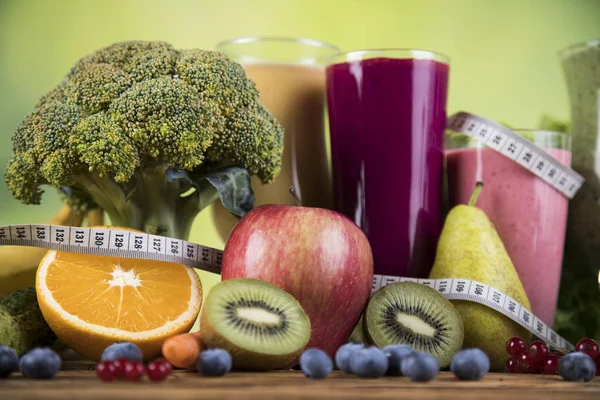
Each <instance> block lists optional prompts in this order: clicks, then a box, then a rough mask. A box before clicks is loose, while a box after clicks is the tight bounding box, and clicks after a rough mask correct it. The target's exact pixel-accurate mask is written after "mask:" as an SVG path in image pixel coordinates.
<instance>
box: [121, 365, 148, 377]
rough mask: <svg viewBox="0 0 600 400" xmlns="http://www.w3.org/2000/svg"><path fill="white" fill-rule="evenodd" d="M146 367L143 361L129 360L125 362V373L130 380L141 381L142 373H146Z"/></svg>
mask: <svg viewBox="0 0 600 400" xmlns="http://www.w3.org/2000/svg"><path fill="white" fill-rule="evenodd" d="M144 369H145V368H144V364H142V363H139V362H135V361H127V362H126V363H125V368H124V370H123V375H124V377H125V379H127V380H128V381H139V380H140V379H142V375H144Z"/></svg>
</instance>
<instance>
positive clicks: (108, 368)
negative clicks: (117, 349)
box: [96, 361, 117, 382]
mask: <svg viewBox="0 0 600 400" xmlns="http://www.w3.org/2000/svg"><path fill="white" fill-rule="evenodd" d="M96 375H98V378H100V380H103V381H105V382H108V381H114V380H115V379H117V371H116V369H115V365H114V364H113V363H112V361H104V362H101V363H100V364H98V366H96Z"/></svg>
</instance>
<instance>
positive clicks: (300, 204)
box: [289, 186, 302, 207]
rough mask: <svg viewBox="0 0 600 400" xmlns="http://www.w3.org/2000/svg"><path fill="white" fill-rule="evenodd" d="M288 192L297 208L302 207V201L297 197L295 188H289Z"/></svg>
mask: <svg viewBox="0 0 600 400" xmlns="http://www.w3.org/2000/svg"><path fill="white" fill-rule="evenodd" d="M289 190H290V194H291V195H292V197H293V198H294V200H296V205H298V207H302V201H301V200H300V197H299V196H298V192H296V188H295V187H293V186H290V189H289Z"/></svg>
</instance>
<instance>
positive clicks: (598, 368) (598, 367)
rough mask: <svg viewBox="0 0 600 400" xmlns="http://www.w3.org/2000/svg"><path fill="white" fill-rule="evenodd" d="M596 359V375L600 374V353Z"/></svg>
mask: <svg viewBox="0 0 600 400" xmlns="http://www.w3.org/2000/svg"><path fill="white" fill-rule="evenodd" d="M594 361H595V362H596V376H600V355H599V356H598V357H596V358H595V359H594Z"/></svg>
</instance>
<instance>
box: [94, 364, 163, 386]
mask: <svg viewBox="0 0 600 400" xmlns="http://www.w3.org/2000/svg"><path fill="white" fill-rule="evenodd" d="M171 371H173V366H172V365H171V363H169V362H168V361H166V360H164V359H160V360H156V361H152V362H151V363H149V364H148V365H144V364H143V363H141V362H139V361H133V360H129V359H126V358H117V359H115V360H109V361H103V362H101V363H100V364H98V366H97V367H96V375H98V378H100V379H101V380H103V381H105V382H108V381H114V380H118V379H125V380H128V381H139V380H141V379H142V377H143V376H144V373H145V374H146V375H147V376H148V379H150V380H151V381H162V380H163V379H165V378H166V377H167V376H169V375H170V374H171Z"/></svg>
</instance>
